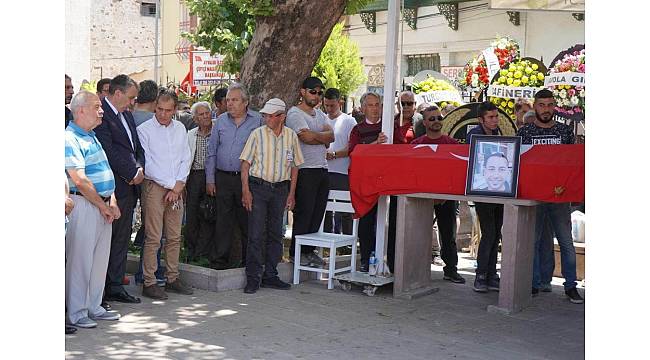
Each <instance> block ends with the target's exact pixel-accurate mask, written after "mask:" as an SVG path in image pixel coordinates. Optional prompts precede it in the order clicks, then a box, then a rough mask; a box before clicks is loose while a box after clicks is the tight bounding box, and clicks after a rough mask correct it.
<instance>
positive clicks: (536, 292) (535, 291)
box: [530, 288, 539, 297]
mask: <svg viewBox="0 0 650 360" xmlns="http://www.w3.org/2000/svg"><path fill="white" fill-rule="evenodd" d="M530 293H531V294H532V295H533V297H535V296H537V295H539V289H538V288H533V290H532V291H531V292H530Z"/></svg>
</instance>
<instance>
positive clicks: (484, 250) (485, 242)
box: [475, 202, 503, 276]
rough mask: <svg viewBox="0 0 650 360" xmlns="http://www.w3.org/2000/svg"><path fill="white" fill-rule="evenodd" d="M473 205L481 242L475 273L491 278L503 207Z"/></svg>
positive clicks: (497, 246) (494, 270) (494, 271)
mask: <svg viewBox="0 0 650 360" xmlns="http://www.w3.org/2000/svg"><path fill="white" fill-rule="evenodd" d="M475 204H476V215H477V216H478V221H479V223H480V225H481V242H480V243H479V245H478V255H477V258H476V262H477V267H476V273H477V274H485V275H488V276H493V275H496V273H497V255H498V250H499V239H501V226H502V225H503V205H502V204H489V203H479V202H477V203H475Z"/></svg>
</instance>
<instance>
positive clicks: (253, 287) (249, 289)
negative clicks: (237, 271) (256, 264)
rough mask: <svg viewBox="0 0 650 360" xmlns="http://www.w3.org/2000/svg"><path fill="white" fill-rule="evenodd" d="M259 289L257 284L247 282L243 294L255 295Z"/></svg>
mask: <svg viewBox="0 0 650 360" xmlns="http://www.w3.org/2000/svg"><path fill="white" fill-rule="evenodd" d="M259 288H260V286H259V284H257V283H256V282H253V281H250V280H249V281H248V282H247V283H246V287H245V288H244V293H246V294H255V293H256V292H257V290H258V289H259Z"/></svg>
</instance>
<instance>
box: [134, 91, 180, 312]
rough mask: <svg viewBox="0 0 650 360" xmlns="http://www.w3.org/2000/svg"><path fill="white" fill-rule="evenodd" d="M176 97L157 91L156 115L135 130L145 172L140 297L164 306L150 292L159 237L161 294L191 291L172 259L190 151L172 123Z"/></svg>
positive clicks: (155, 291)
mask: <svg viewBox="0 0 650 360" xmlns="http://www.w3.org/2000/svg"><path fill="white" fill-rule="evenodd" d="M177 105H178V97H177V96H176V94H174V93H173V92H171V91H167V90H163V91H161V92H160V94H159V95H158V99H157V100H156V111H155V115H154V117H153V118H152V119H150V120H147V121H146V122H144V123H143V124H142V125H140V126H139V127H138V128H137V129H138V136H139V137H140V142H141V143H142V147H143V148H144V153H145V168H144V177H145V180H144V182H143V190H142V191H143V193H142V206H143V209H144V214H145V218H144V224H145V241H144V262H143V267H144V284H143V287H142V295H143V296H146V297H149V298H152V299H155V300H165V299H167V294H166V293H165V291H164V290H163V289H162V288H160V287H158V286H156V277H155V275H154V273H155V271H156V270H157V267H158V264H157V261H156V252H158V248H159V247H160V238H161V236H162V235H163V229H164V232H165V234H164V235H165V239H166V241H165V245H164V246H165V262H166V264H167V284H166V285H165V290H167V291H173V292H177V293H180V294H185V295H191V294H192V293H193V291H192V289H191V288H190V287H189V286H187V285H185V284H183V283H182V282H181V280H180V278H179V277H178V258H179V254H180V248H181V222H182V220H183V199H182V198H181V194H182V192H183V188H184V187H185V182H186V180H187V176H188V175H189V170H190V161H191V160H192V159H191V155H190V147H189V145H188V143H187V131H186V130H185V126H184V125H183V124H182V123H180V122H179V121H176V120H172V117H173V116H174V114H175V113H176V107H177Z"/></svg>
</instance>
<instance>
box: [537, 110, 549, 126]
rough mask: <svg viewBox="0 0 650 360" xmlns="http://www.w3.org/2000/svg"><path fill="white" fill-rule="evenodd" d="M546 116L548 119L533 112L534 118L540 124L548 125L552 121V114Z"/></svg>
mask: <svg viewBox="0 0 650 360" xmlns="http://www.w3.org/2000/svg"><path fill="white" fill-rule="evenodd" d="M547 114H548V117H544V116H543V115H542V116H540V114H538V113H537V112H535V117H536V118H537V120H539V122H541V123H542V124H548V123H549V122H551V120H553V113H547Z"/></svg>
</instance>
